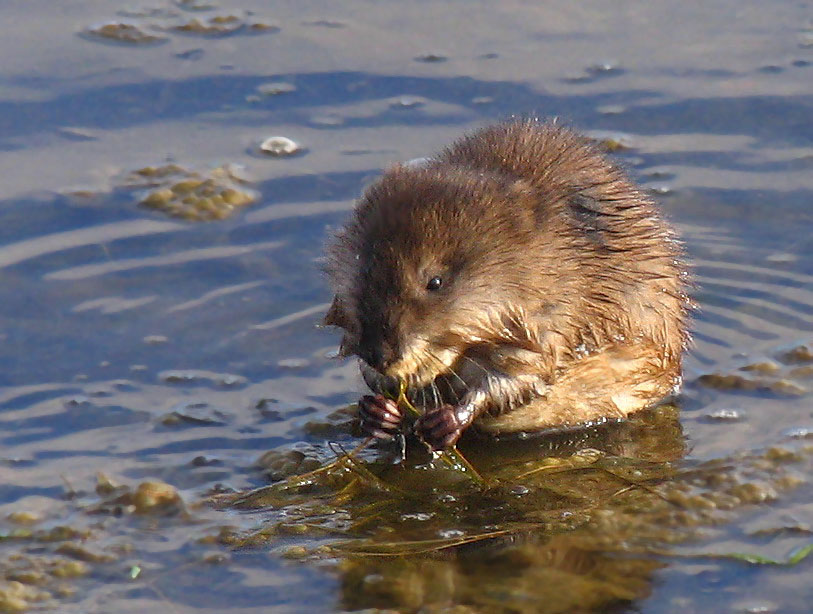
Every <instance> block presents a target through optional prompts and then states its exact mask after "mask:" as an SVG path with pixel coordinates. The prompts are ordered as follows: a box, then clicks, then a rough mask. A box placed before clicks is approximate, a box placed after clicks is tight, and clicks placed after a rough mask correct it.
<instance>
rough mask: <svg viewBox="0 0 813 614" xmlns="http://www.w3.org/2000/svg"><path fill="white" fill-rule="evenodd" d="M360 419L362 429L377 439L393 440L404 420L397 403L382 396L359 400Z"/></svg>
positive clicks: (368, 396) (369, 396)
mask: <svg viewBox="0 0 813 614" xmlns="http://www.w3.org/2000/svg"><path fill="white" fill-rule="evenodd" d="M358 405H359V419H360V420H361V428H362V430H363V431H364V432H365V433H367V434H368V435H372V436H373V437H376V438H377V439H392V437H393V436H394V435H395V433H397V432H398V428H399V427H400V426H401V420H402V418H403V416H402V414H401V410H400V409H398V404H397V403H395V401H392V400H390V399H387V398H385V397H383V396H382V395H380V394H377V395H375V396H372V395H367V396H363V397H361V399H359V404H358Z"/></svg>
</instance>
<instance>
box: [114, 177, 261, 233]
mask: <svg viewBox="0 0 813 614" xmlns="http://www.w3.org/2000/svg"><path fill="white" fill-rule="evenodd" d="M125 184H126V186H127V187H129V188H142V189H143V192H142V195H141V198H140V201H139V204H140V205H141V206H143V207H146V208H148V209H154V210H156V211H161V212H163V213H166V214H167V215H170V216H172V217H177V218H181V219H184V220H189V221H196V222H205V221H212V220H222V219H225V218H227V217H229V216H230V215H231V214H232V213H234V212H235V211H236V210H237V209H239V208H241V207H245V206H246V205H249V204H251V203H253V202H254V201H255V200H257V197H258V194H257V193H256V192H255V191H254V190H251V189H249V188H248V187H247V184H248V181H247V180H246V179H245V178H243V177H242V176H241V175H240V174H239V172H238V171H237V170H236V169H235V168H234V167H232V166H229V165H227V166H219V167H217V168H214V169H212V170H210V171H208V172H198V171H194V170H190V169H186V168H184V167H182V166H179V165H177V164H167V165H164V166H158V167H155V166H147V167H144V168H141V169H138V170H136V171H134V172H132V173H131V174H130V175H129V176H128V177H127V179H126V181H125Z"/></svg>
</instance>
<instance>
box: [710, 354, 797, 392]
mask: <svg viewBox="0 0 813 614" xmlns="http://www.w3.org/2000/svg"><path fill="white" fill-rule="evenodd" d="M811 373H813V350H811V348H810V346H809V345H804V344H802V345H798V346H795V347H793V348H791V349H789V350H784V351H780V352H777V353H776V354H775V356H774V357H772V358H768V359H765V360H756V361H751V362H748V363H746V364H744V365H742V366H740V367H739V368H737V369H736V370H735V371H733V372H715V373H706V374H703V375H701V376H700V377H698V378H697V383H699V384H700V385H702V386H704V387H706V388H713V389H715V390H726V391H730V392H742V393H747V392H762V393H768V394H773V395H776V396H780V397H803V396H806V395H808V394H809V392H810V390H809V388H808V387H807V386H806V385H805V383H804V380H805V379H806V378H808V377H809V376H810V374H811Z"/></svg>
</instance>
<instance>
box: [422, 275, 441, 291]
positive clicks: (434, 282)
mask: <svg viewBox="0 0 813 614" xmlns="http://www.w3.org/2000/svg"><path fill="white" fill-rule="evenodd" d="M442 285H443V280H442V279H441V278H440V277H437V276H435V277H433V278H432V279H430V280H429V282H428V283H427V284H426V289H427V290H440V287H441V286H442Z"/></svg>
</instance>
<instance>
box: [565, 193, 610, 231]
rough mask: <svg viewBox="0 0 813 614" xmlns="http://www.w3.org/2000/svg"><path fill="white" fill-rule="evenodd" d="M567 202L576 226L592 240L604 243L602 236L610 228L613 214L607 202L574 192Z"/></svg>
mask: <svg viewBox="0 0 813 614" xmlns="http://www.w3.org/2000/svg"><path fill="white" fill-rule="evenodd" d="M567 204H568V211H569V212H570V216H571V218H572V219H573V221H574V222H575V225H576V227H577V228H579V230H581V231H582V232H583V233H584V234H585V235H586V236H587V237H588V238H590V240H591V241H593V242H596V243H603V238H602V237H603V234H604V233H605V232H607V231H608V230H609V223H610V217H611V216H612V212H611V211H608V207H607V204H606V203H604V202H602V201H600V200H598V199H596V198H593V197H591V196H587V195H585V194H574V195H573V196H571V197H570V198H569V199H568V201H567Z"/></svg>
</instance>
